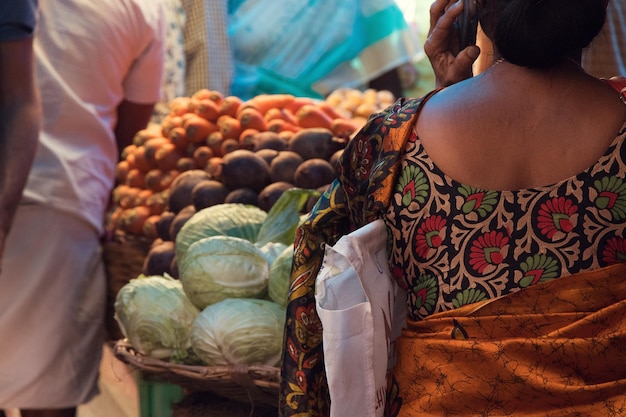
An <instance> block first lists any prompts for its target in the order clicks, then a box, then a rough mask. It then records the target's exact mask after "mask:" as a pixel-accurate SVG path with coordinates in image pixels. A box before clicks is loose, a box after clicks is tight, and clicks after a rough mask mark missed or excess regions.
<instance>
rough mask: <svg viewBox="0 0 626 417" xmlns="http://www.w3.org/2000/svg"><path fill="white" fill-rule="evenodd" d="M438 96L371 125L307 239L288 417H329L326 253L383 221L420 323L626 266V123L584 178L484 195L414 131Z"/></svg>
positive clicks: (399, 107) (290, 335)
mask: <svg viewBox="0 0 626 417" xmlns="http://www.w3.org/2000/svg"><path fill="white" fill-rule="evenodd" d="M434 93H436V92H432V93H430V94H434ZM428 97H429V95H427V96H426V97H424V98H422V99H400V100H398V101H397V102H396V103H395V104H394V105H393V106H391V107H389V108H388V109H386V110H385V111H383V112H381V113H379V114H376V115H373V116H372V117H370V119H369V121H368V123H367V124H366V126H365V127H364V128H363V129H362V130H361V131H360V132H359V133H358V134H357V135H356V136H355V137H354V139H353V140H352V141H350V143H349V144H348V146H347V147H346V149H345V151H344V156H343V158H342V160H341V162H340V164H339V166H338V171H339V176H338V179H337V180H336V181H335V182H334V183H333V184H332V185H331V187H330V188H329V190H327V191H326V192H325V193H324V195H323V196H322V197H321V198H320V199H319V201H318V203H317V204H316V206H315V207H314V209H313V210H312V212H311V213H310V215H309V217H308V218H307V220H306V221H305V222H304V223H303V224H302V225H301V226H300V228H299V229H298V231H297V235H296V240H295V250H294V261H293V269H292V274H291V282H290V288H289V303H288V306H287V321H286V325H285V337H284V341H285V346H284V353H283V360H282V369H281V387H280V395H279V415H280V416H282V417H287V416H297V417H304V416H312V417H313V416H327V415H329V404H330V401H329V396H328V388H327V384H326V379H325V371H324V357H323V347H322V326H321V322H320V320H319V317H318V316H317V312H316V310H315V278H316V276H317V273H318V271H319V268H320V266H321V262H322V257H323V246H324V245H325V244H331V245H332V244H335V243H336V242H337V240H338V239H339V238H340V237H341V236H343V235H345V234H347V233H349V232H351V231H353V230H355V229H357V228H359V227H361V226H363V225H365V224H366V223H368V222H370V221H373V220H375V219H376V218H381V217H382V218H384V219H385V221H386V223H387V226H388V231H389V233H390V241H391V242H390V244H391V250H390V266H391V269H392V273H393V274H394V276H395V277H396V278H397V279H398V281H399V282H400V283H401V285H402V286H403V287H405V288H407V289H408V290H409V299H408V300H407V302H408V314H409V317H410V318H412V319H418V320H419V319H420V318H424V317H427V316H428V315H430V314H433V313H435V312H438V311H442V310H449V309H453V308H457V307H460V306H462V305H465V304H469V303H472V302H476V301H479V300H482V299H485V298H494V297H498V296H501V295H504V294H507V293H511V292H515V291H519V290H520V289H522V288H525V287H528V286H530V285H533V284H536V283H538V282H541V281H545V280H550V279H553V278H556V277H558V276H561V275H569V274H573V273H575V272H578V271H582V270H589V269H594V268H597V267H599V266H604V265H608V264H612V263H616V262H620V261H622V260H624V259H626V241H625V236H624V234H623V230H624V228H625V227H626V166H625V161H626V144H625V143H624V141H625V139H626V124H625V125H624V126H623V127H622V129H621V131H620V132H619V134H618V136H617V137H616V138H615V140H614V141H613V143H612V144H611V146H610V147H609V149H607V151H606V153H605V154H604V155H603V156H602V157H601V158H600V159H599V160H598V161H597V162H596V163H595V164H594V165H593V166H591V167H590V168H589V169H587V170H585V171H584V172H581V173H580V174H578V175H576V176H573V177H571V178H568V179H565V180H563V181H561V182H558V183H556V184H553V185H550V186H546V187H539V188H533V189H528V190H518V191H490V190H482V189H477V188H473V187H470V186H467V185H464V184H460V183H458V182H455V181H454V180H452V179H451V178H449V177H447V176H446V175H445V174H444V173H443V172H442V171H441V170H440V169H439V168H438V167H437V166H436V165H435V164H434V163H433V161H431V160H430V159H429V157H428V155H427V154H426V152H425V150H424V148H423V147H422V145H421V143H420V141H419V138H418V137H417V136H416V134H415V131H414V126H415V121H416V119H417V115H418V113H419V109H420V108H421V105H422V104H423V103H424V102H425V100H426V99H427V98H428Z"/></svg>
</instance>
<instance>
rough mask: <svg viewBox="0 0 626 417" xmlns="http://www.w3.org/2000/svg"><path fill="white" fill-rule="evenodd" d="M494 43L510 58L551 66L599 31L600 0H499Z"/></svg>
mask: <svg viewBox="0 0 626 417" xmlns="http://www.w3.org/2000/svg"><path fill="white" fill-rule="evenodd" d="M497 13H498V21H497V23H496V27H495V33H494V38H493V42H494V43H495V45H496V47H497V48H498V51H499V52H500V54H501V55H502V57H503V58H504V59H506V60H507V61H509V62H511V63H513V64H516V65H521V66H524V67H529V68H549V67H551V66H553V65H555V64H557V63H559V62H561V61H562V60H563V59H564V58H566V57H568V56H571V55H572V54H573V53H574V52H576V51H578V50H580V49H582V48H585V47H586V46H588V45H589V43H591V41H592V40H593V38H595V36H596V35H597V34H598V33H599V32H600V30H601V29H602V26H603V24H604V20H605V18H606V7H605V5H604V3H603V2H602V1H599V0H500V7H499V9H498V10H497Z"/></svg>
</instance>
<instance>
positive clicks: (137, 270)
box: [102, 233, 153, 340]
mask: <svg viewBox="0 0 626 417" xmlns="http://www.w3.org/2000/svg"><path fill="white" fill-rule="evenodd" d="M152 243H153V241H152V240H149V239H147V238H145V237H141V236H132V235H125V234H122V233H115V234H113V235H112V236H111V237H110V238H109V239H107V240H106V241H105V242H103V243H102V259H103V260H104V268H105V271H106V276H107V305H106V322H105V324H106V332H107V339H108V340H117V339H121V338H122V337H123V335H122V333H121V331H120V329H119V327H118V325H117V322H116V321H115V319H114V318H113V314H114V312H115V310H114V304H115V297H117V293H118V291H119V290H120V288H122V287H123V286H124V285H126V284H127V283H128V281H130V280H131V279H132V278H136V277H137V276H138V275H139V274H141V270H142V268H143V263H144V260H145V259H146V255H148V251H149V250H150V246H151V245H152Z"/></svg>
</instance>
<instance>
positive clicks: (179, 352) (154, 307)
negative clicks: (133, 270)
mask: <svg viewBox="0 0 626 417" xmlns="http://www.w3.org/2000/svg"><path fill="white" fill-rule="evenodd" d="M114 308H115V319H116V320H117V322H118V324H119V326H120V330H121V331H122V333H123V334H124V336H125V337H126V338H127V339H128V341H129V343H130V344H131V345H132V346H133V348H135V349H136V350H137V352H139V353H141V354H142V355H145V356H151V357H154V358H158V359H169V360H171V361H172V362H184V361H185V360H186V359H188V358H189V354H190V353H192V351H191V340H190V338H189V336H190V332H191V325H192V324H193V322H194V320H195V319H196V317H197V316H198V314H199V313H200V310H198V309H197V308H196V307H195V306H194V305H193V304H192V303H191V302H190V301H189V299H188V298H187V297H186V296H185V293H184V292H183V288H182V285H181V283H180V282H179V281H178V280H176V279H174V278H171V277H169V276H160V275H152V276H140V277H138V278H134V279H131V280H130V281H129V282H128V283H127V284H125V285H124V286H123V287H122V288H121V289H120V290H119V292H118V293H117V297H116V299H115V304H114Z"/></svg>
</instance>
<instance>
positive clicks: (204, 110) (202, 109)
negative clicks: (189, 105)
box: [195, 98, 220, 122]
mask: <svg viewBox="0 0 626 417" xmlns="http://www.w3.org/2000/svg"><path fill="white" fill-rule="evenodd" d="M195 114H197V115H198V116H200V117H202V118H204V119H207V120H209V121H211V122H215V121H216V120H217V118H218V117H219V116H220V108H219V104H218V103H216V102H215V101H213V100H211V99H208V98H205V99H203V100H199V101H198V105H197V106H196V109H195Z"/></svg>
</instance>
